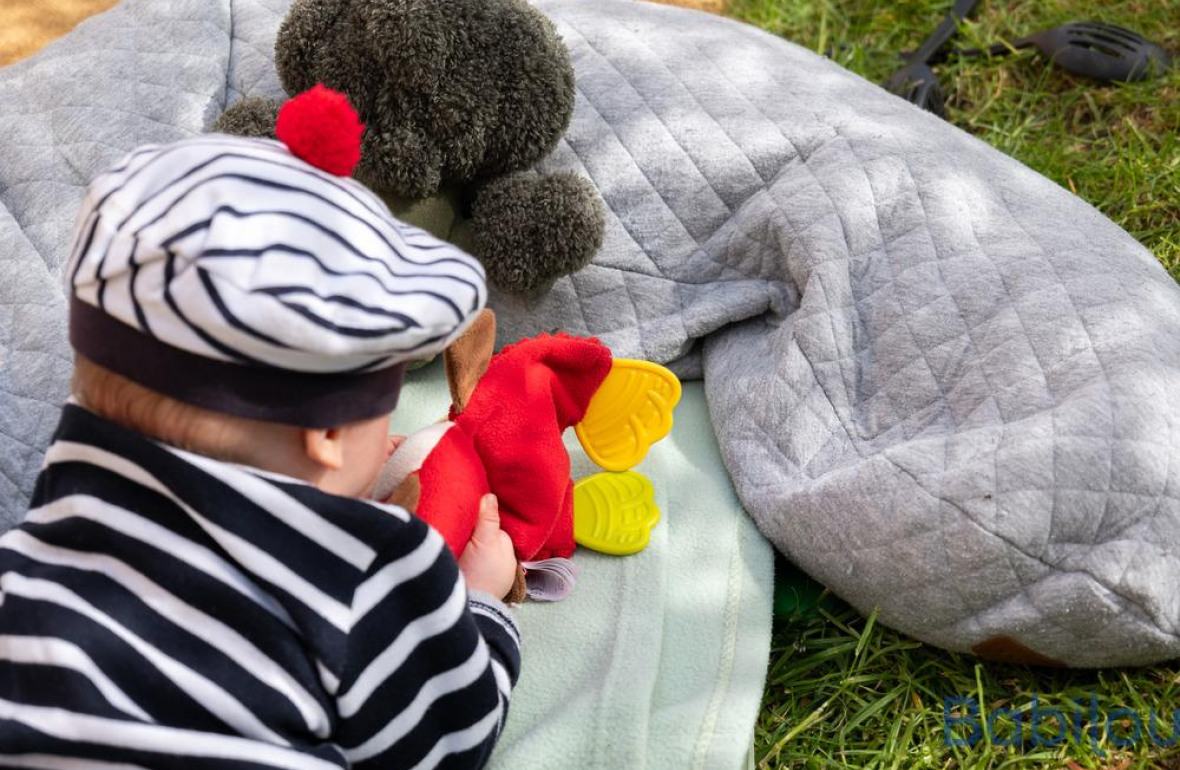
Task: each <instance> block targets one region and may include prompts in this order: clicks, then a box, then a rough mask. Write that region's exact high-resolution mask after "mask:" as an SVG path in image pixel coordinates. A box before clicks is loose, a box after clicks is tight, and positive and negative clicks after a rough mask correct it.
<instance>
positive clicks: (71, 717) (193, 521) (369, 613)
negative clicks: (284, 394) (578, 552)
mask: <svg viewBox="0 0 1180 770" xmlns="http://www.w3.org/2000/svg"><path fill="white" fill-rule="evenodd" d="M519 662H520V658H519V636H518V631H517V629H516V626H515V625H514V623H513V621H512V620H511V619H510V617H509V616H508V614H507V611H506V609H505V608H504V605H502V604H501V603H500V602H498V601H496V600H494V599H491V598H490V597H480V596H478V595H472V596H468V594H467V591H466V589H465V586H464V583H463V580H462V578H461V576H460V574H459V572H458V568H457V566H456V564H455V561H454V559H453V557H452V556H451V555H450V552H449V550H448V549H447V548H446V547H445V546H444V544H443V541H442V538H441V537H440V536H439V535H438V534H437V533H436V532H434V531H433V530H431V529H430V528H429V527H427V526H426V525H425V524H424V523H423V522H422V521H420V520H419V519H417V518H415V517H413V516H410V515H408V514H407V513H405V512H404V511H402V510H401V509H398V508H392V507H387V506H378V505H375V504H370V503H366V502H363V501H359V500H354V499H350V498H343V497H337V496H334V495H329V494H326V493H323V492H320V491H319V490H317V489H315V488H314V487H311V486H309V485H307V484H303V483H301V482H297V481H294V480H292V479H288V478H285V477H280V476H275V475H271V474H265V473H262V472H260V471H253V470H250V469H246V468H242V467H240V466H234V465H229V464H225V463H220V462H216V461H213V460H209V459H207V458H203V457H199V456H197V455H192V454H189V453H186V452H182V451H180V450H176V449H172V448H169V447H165V446H162V445H160V444H157V443H154V442H152V441H150V440H148V439H146V438H144V437H142V436H139V435H137V434H134V433H131V432H129V431H127V430H124V429H123V428H121V427H119V426H116V425H114V424H112V423H110V422H108V421H106V420H103V419H102V418H100V417H98V416H96V415H94V414H92V413H90V412H88V411H86V410H84V409H82V408H81V407H78V406H73V405H68V406H67V407H66V408H65V411H64V414H63V417H62V421H61V425H60V426H59V428H58V432H57V435H56V438H55V441H54V443H53V445H52V446H51V447H50V449H49V451H48V454H47V456H46V460H45V468H44V470H43V471H42V474H41V477H40V479H39V480H38V484H37V489H36V492H35V495H34V498H33V508H32V510H31V511H30V512H29V514H28V516H27V518H26V520H25V521H24V523H23V524H22V525H21V526H20V527H19V528H17V529H15V530H12V531H10V532H8V533H7V534H5V535H4V536H2V537H0V767H22V768H96V769H98V770H103V769H104V768H105V769H106V770H115V768H119V769H120V770H127V769H128V768H184V769H185V770H199V769H200V768H214V767H216V768H226V767H233V768H282V769H283V770H331V769H334V768H340V767H356V768H430V767H479V766H481V765H482V764H484V762H485V761H486V760H487V758H488V756H489V754H490V753H491V749H492V746H493V744H494V743H495V740H496V738H497V737H498V735H499V731H500V728H501V726H502V725H503V722H504V718H505V715H506V711H507V707H508V697H509V693H510V690H511V688H512V685H513V683H514V682H515V680H516V677H517V674H518V671H519Z"/></svg>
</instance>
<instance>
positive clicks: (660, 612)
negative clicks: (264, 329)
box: [393, 363, 774, 770]
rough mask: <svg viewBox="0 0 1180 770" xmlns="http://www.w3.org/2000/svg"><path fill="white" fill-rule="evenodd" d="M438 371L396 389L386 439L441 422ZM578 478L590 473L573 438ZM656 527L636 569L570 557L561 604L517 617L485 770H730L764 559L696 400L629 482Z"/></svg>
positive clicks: (742, 725) (753, 655) (766, 646)
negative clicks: (642, 488)
mask: <svg viewBox="0 0 1180 770" xmlns="http://www.w3.org/2000/svg"><path fill="white" fill-rule="evenodd" d="M448 402H449V396H448V393H447V388H446V383H445V382H444V381H443V376H442V367H441V366H439V365H438V364H437V363H436V364H433V365H431V366H429V367H427V368H425V369H422V370H419V371H417V372H412V373H411V374H410V375H409V377H408V378H407V382H406V386H405V388H404V389H403V391H402V398H401V403H400V404H399V405H398V409H397V411H396V413H395V414H394V422H393V429H394V431H395V432H398V433H407V432H412V431H414V430H417V429H419V428H422V427H425V426H426V425H428V424H430V423H431V422H434V421H436V420H438V419H441V418H442V417H444V416H445V414H446V411H447V404H448ZM566 445H567V446H568V447H569V449H570V455H571V457H572V458H573V465H574V478H582V477H583V476H587V475H590V474H591V473H594V472H596V471H597V470H598V469H597V468H595V467H594V466H593V464H592V463H590V461H589V460H588V459H587V458H586V456H585V454H584V453H583V452H582V450H581V448H580V447H579V446H578V443H577V439H576V438H575V437H574V435H573V432H572V431H569V432H568V435H567V436H566ZM636 470H638V471H639V472H640V473H643V474H644V475H646V476H647V477H648V478H649V479H651V481H652V484H653V485H654V486H655V490H656V502H657V504H658V505H659V507H660V510H661V513H662V517H661V519H660V522H659V524H658V525H656V528H655V530H654V531H653V533H652V538H651V544H650V545H649V546H648V547H647V549H646V550H644V551H643V552H642V553H639V554H637V555H635V556H627V557H612V556H603V555H600V554H596V553H593V552H590V551H587V550H585V549H579V550H578V552H577V553H576V554H575V555H574V561H575V563H576V564H577V565H578V567H579V568H580V570H581V574H580V576H579V579H578V585H577V587H576V588H575V589H574V592H573V594H572V595H571V596H570V597H569V598H568V599H566V600H565V601H562V602H559V603H556V604H540V603H531V602H530V603H526V604H525V605H524V606H523V607H521V608H520V609H519V610H518V612H517V617H518V619H519V620H520V625H521V630H522V633H523V637H524V649H523V651H522V654H523V672H522V674H521V678H520V682H519V684H518V685H517V688H516V691H515V693H514V694H513V698H512V708H511V711H510V712H509V716H508V724H507V726H506V728H505V732H504V735H503V737H502V739H501V741H500V745H499V746H498V748H497V750H496V753H495V755H494V757H493V760H492V767H494V768H529V767H546V768H548V767H562V768H603V769H604V770H605V769H609V770H633V769H635V770H638V769H639V768H677V769H678V770H681V769H682V770H691V769H695V768H708V769H709V770H712V769H713V768H742V767H745V766H746V760H747V754H748V752H749V748H750V739H751V736H752V734H753V729H754V720H755V719H756V717H757V714H758V706H759V703H760V701H761V698H762V687H763V682H764V680H765V676H766V663H767V658H768V656H769V651H770V621H771V598H772V587H773V582H774V581H773V558H772V552H771V548H770V546H769V544H768V543H767V541H766V540H764V539H763V538H762V536H761V535H760V534H758V531H757V529H756V528H755V527H754V524H753V522H752V521H751V520H750V519H749V517H748V516H746V514H745V512H744V511H743V510H742V508H741V505H739V503H738V501H737V498H736V497H735V496H734V491H733V487H732V485H731V484H730V481H729V476H728V475H727V474H726V472H725V468H724V466H723V465H722V463H721V456H720V454H719V453H718V448H717V441H716V439H715V438H714V436H713V429H712V426H711V425H710V423H709V416H708V410H707V408H706V406H705V397H704V389H703V388H702V387H701V383H699V382H690V383H686V384H685V387H684V396H683V399H682V400H681V403H680V406H679V407H678V408H677V410H676V423H675V427H674V428H673V430H672V434H671V435H670V436H669V437H668V438H667V439H665V440H664V441H662V442H660V443H659V444H657V445H656V446H655V447H653V448H652V451H651V452H650V453H649V454H648V457H647V459H646V460H645V461H644V462H643V463H642V464H641V465H640V466H639V467H638V468H636Z"/></svg>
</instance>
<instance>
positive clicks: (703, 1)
mask: <svg viewBox="0 0 1180 770" xmlns="http://www.w3.org/2000/svg"><path fill="white" fill-rule="evenodd" d="M651 2H653V3H663V4H664V5H680V6H683V7H685V8H695V9H696V10H698V11H708V12H709V13H725V8H726V6H728V5H729V0H651Z"/></svg>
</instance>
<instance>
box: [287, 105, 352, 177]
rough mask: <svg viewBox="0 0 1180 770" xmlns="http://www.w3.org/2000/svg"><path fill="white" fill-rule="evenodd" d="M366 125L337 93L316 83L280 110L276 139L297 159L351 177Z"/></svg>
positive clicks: (332, 172) (329, 171)
mask: <svg viewBox="0 0 1180 770" xmlns="http://www.w3.org/2000/svg"><path fill="white" fill-rule="evenodd" d="M364 133H365V124H364V123H362V122H361V119H360V116H358V115H357V113H356V110H354V109H353V108H352V105H351V104H350V103H349V101H348V97H347V96H345V95H344V94H342V93H340V92H339V91H333V90H332V89H331V88H328V87H327V86H325V85H324V84H323V83H317V84H316V85H314V86H312V87H311V88H309V89H308V90H306V91H304V92H303V93H301V94H299V95H297V96H295V97H293V98H291V99H289V100H288V101H287V103H286V104H284V105H283V107H282V109H280V110H279V117H278V120H277V121H275V136H277V137H278V138H279V140H280V141H281V142H283V144H285V145H287V147H288V148H289V149H290V150H291V152H292V154H294V155H295V156H296V157H298V158H300V159H302V160H304V161H306V162H307V163H310V164H311V165H313V166H315V167H316V168H320V169H323V170H324V171H327V172H328V173H330V174H336V175H338V176H351V175H352V170H353V169H354V168H356V164H357V163H359V162H360V159H361V136H363V135H364Z"/></svg>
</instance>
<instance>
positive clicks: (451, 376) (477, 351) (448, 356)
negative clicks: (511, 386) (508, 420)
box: [443, 308, 496, 414]
mask: <svg viewBox="0 0 1180 770" xmlns="http://www.w3.org/2000/svg"><path fill="white" fill-rule="evenodd" d="M495 349H496V314H495V313H493V312H492V311H491V310H489V309H487V308H484V309H483V310H482V311H480V314H479V316H478V317H476V319H475V321H474V322H473V323H472V324H471V326H469V327H467V331H465V332H463V336H461V337H459V339H457V340H455V341H454V342H452V343H451V346H450V347H449V348H447V349H446V351H445V352H444V353H443V364H444V365H445V368H446V372H447V383H448V384H449V385H450V386H451V404H452V405H453V406H454V410H455V414H458V413H460V412H462V411H463V410H464V409H466V408H467V402H468V401H469V400H470V399H471V394H472V393H473V392H474V391H475V386H476V385H477V384H479V380H480V378H481V377H483V375H484V372H486V371H487V370H488V363H489V362H490V361H491V360H492V352H493V351H494V350H495Z"/></svg>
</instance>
